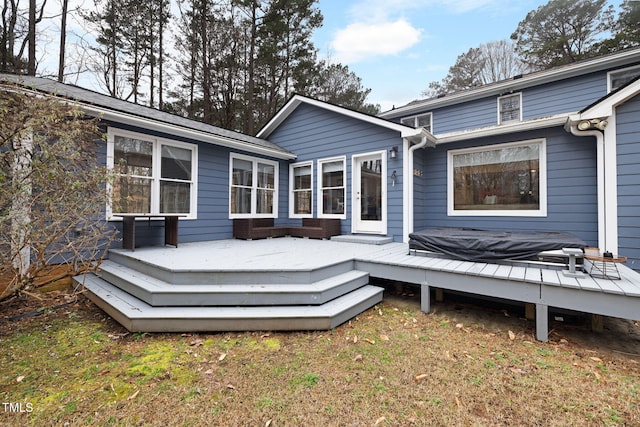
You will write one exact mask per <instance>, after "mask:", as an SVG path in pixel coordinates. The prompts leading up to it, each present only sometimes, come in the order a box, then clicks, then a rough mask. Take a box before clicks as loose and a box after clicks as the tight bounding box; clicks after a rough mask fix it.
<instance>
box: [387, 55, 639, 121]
mask: <svg viewBox="0 0 640 427" xmlns="http://www.w3.org/2000/svg"><path fill="white" fill-rule="evenodd" d="M639 56H640V49H631V50H630V51H625V52H622V53H618V54H616V55H614V56H603V57H599V58H595V59H593V60H590V61H585V62H584V63H578V64H572V65H569V66H565V67H558V68H553V69H550V70H545V71H540V72H537V73H532V74H530V75H526V76H523V77H521V78H512V79H510V80H504V81H502V82H498V83H494V84H489V85H486V86H482V87H479V88H477V89H472V90H468V91H465V92H459V93H454V94H452V95H447V96H444V97H442V98H431V99H426V100H424V101H418V102H415V103H413V104H409V105H405V106H403V107H399V108H396V109H394V110H389V111H385V112H383V113H381V114H380V117H382V118H391V117H399V116H408V115H411V114H415V113H420V112H425V111H429V110H430V109H433V108H442V107H446V106H449V105H455V104H460V103H462V102H468V101H472V100H475V99H479V98H483V97H486V96H493V95H499V94H504V93H509V92H514V91H518V90H522V89H524V88H526V87H531V86H538V85H542V84H546V83H551V82H555V81H558V80H562V79H566V78H571V77H575V76H579V75H584V74H588V73H592V72H595V71H599V70H602V69H604V68H612V67H617V66H621V65H625V64H628V63H629V60H630V59H631V58H636V59H638V57H639Z"/></svg>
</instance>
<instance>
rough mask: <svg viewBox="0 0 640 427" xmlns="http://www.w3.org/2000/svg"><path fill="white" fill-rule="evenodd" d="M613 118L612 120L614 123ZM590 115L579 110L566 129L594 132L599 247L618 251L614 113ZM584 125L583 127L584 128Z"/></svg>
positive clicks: (574, 132)
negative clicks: (602, 115) (603, 116)
mask: <svg viewBox="0 0 640 427" xmlns="http://www.w3.org/2000/svg"><path fill="white" fill-rule="evenodd" d="M612 121H613V123H612ZM588 124H589V119H586V118H583V117H581V115H580V114H577V115H573V116H571V117H570V118H569V120H567V123H566V124H565V130H567V132H570V133H571V134H572V135H575V136H595V138H596V147H597V187H598V190H597V196H598V247H599V248H600V250H601V251H603V252H604V251H609V252H612V253H613V255H614V256H617V255H618V204H617V198H618V190H617V181H618V180H617V176H616V173H617V172H616V169H617V165H616V135H615V132H616V131H615V129H616V125H615V115H611V116H609V117H607V118H606V120H605V119H595V120H593V121H592V122H591V126H588ZM582 127H584V130H581V128H582Z"/></svg>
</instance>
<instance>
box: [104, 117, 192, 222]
mask: <svg viewBox="0 0 640 427" xmlns="http://www.w3.org/2000/svg"><path fill="white" fill-rule="evenodd" d="M196 165H197V147H196V145H192V144H184V143H180V142H177V141H170V140H165V139H161V138H156V137H153V136H150V135H144V134H137V133H132V132H124V131H120V130H115V129H112V128H110V129H109V131H108V135H107V166H108V167H109V168H111V169H112V170H113V171H114V174H115V177H114V181H113V184H112V186H111V190H112V191H111V203H110V206H108V208H107V211H108V214H109V216H111V215H117V214H119V213H136V214H150V215H159V214H180V215H186V216H187V217H188V218H195V217H196V206H197V201H196V191H197V190H196V184H197V183H196V176H197V171H196V167H197V166H196Z"/></svg>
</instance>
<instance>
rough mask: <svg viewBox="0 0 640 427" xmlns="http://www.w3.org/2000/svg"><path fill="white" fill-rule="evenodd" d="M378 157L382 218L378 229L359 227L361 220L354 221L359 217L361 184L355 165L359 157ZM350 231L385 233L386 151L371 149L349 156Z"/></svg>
mask: <svg viewBox="0 0 640 427" xmlns="http://www.w3.org/2000/svg"><path fill="white" fill-rule="evenodd" d="M366 158H371V159H380V160H381V168H382V171H381V179H382V182H381V186H382V188H381V195H380V197H381V203H382V206H381V216H382V220H381V221H380V229H376V230H373V229H367V228H365V227H362V228H360V226H361V225H363V224H362V220H360V222H358V221H356V217H359V212H360V208H359V203H358V200H357V199H358V193H359V191H358V188H357V187H359V184H361V181H360V177H359V176H358V175H359V172H360V167H359V166H358V165H357V164H358V161H359V160H360V159H366ZM351 175H352V176H351V232H352V233H354V234H355V233H358V234H381V235H386V234H387V227H388V221H389V219H388V214H387V151H386V150H383V151H372V152H369V153H359V154H354V155H352V156H351Z"/></svg>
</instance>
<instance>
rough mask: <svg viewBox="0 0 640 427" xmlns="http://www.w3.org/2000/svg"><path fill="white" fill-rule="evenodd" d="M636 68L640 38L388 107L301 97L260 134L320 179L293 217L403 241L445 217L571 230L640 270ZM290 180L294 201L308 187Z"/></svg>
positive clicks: (297, 169) (469, 223) (483, 224)
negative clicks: (613, 49) (366, 109)
mask: <svg viewBox="0 0 640 427" xmlns="http://www.w3.org/2000/svg"><path fill="white" fill-rule="evenodd" d="M639 75H640V50H638V49H634V50H629V51H625V52H622V53H618V54H614V55H609V56H604V57H599V58H596V59H591V60H586V61H583V62H579V63H575V64H571V65H567V66H563V67H558V68H554V69H551V70H546V71H541V72H537V73H533V74H530V75H526V76H517V77H514V78H513V79H509V80H506V81H502V82H498V83H495V84H490V85H487V86H483V87H479V88H477V89H473V90H469V91H465V92H461V93H456V94H453V95H448V96H444V97H438V98H434V99H428V100H424V101H415V102H412V103H410V104H408V105H405V106H402V107H399V108H396V109H394V110H392V111H388V112H385V113H383V114H381V115H380V117H371V116H367V115H363V114H360V113H356V112H353V111H350V110H346V109H343V108H340V107H336V106H333V105H328V104H326V103H322V102H319V101H315V100H311V99H308V98H304V97H301V96H295V97H293V98H292V99H291V100H290V101H289V103H288V104H287V105H286V106H285V107H284V108H283V109H282V110H281V111H280V112H279V113H278V114H277V115H276V116H275V117H274V118H273V119H272V120H271V121H270V122H269V123H268V124H267V125H266V126H265V127H264V128H263V129H262V130H261V131H260V132H259V133H258V136H259V137H261V138H265V139H268V140H269V141H271V142H273V143H275V144H277V145H278V146H280V147H283V148H284V149H286V150H288V151H291V152H294V153H296V155H297V158H296V160H295V162H293V163H291V164H290V165H289V168H290V173H289V175H290V176H291V177H296V176H298V175H299V174H301V173H303V171H305V172H304V173H307V174H309V176H310V177H311V178H315V181H314V179H311V178H310V179H308V180H307V181H305V182H307V183H310V185H308V186H307V188H306V190H307V191H310V192H313V191H315V192H316V194H315V195H314V196H313V197H312V200H313V203H312V206H311V210H307V211H306V212H305V213H300V212H296V211H295V210H291V209H289V215H288V218H292V217H295V216H298V215H316V216H330V217H336V218H340V219H341V220H342V221H343V225H342V232H343V233H354V234H355V233H372V234H381V235H387V236H390V237H393V240H395V241H407V240H408V235H409V233H411V232H413V231H414V230H420V229H423V228H427V227H441V226H455V227H475V228H487V229H498V230H540V231H543V230H544V231H568V232H571V233H573V234H575V235H577V236H579V237H580V238H582V239H583V240H584V241H585V242H587V244H588V245H591V246H595V247H598V248H600V249H601V250H602V251H610V252H612V253H613V254H614V255H617V254H623V255H625V256H627V257H628V259H629V262H628V265H629V266H631V267H632V268H634V269H639V268H640V239H639V237H640V210H638V207H639V206H640V190H638V189H639V188H640V176H639V175H638V172H637V170H638V168H637V166H636V165H638V163H639V162H640V112H639V108H640V97H639V96H638V95H639V94H640V81H638V79H637V77H638V76H639ZM412 129H415V130H414V131H413V132H412ZM371 162H373V163H371ZM336 171H339V172H336ZM335 174H340V175H339V176H340V177H342V176H344V177H345V179H344V181H340V180H338V181H335V180H332V178H331V177H332V176H335ZM286 182H287V176H286V174H285V176H283V177H282V186H283V187H286V186H287V184H286ZM289 183H290V184H289V192H288V195H289V197H286V196H285V197H283V198H282V199H281V204H282V209H283V210H284V212H286V211H287V203H288V201H290V200H292V198H291V197H292V196H294V195H295V194H296V192H297V191H299V190H301V189H300V188H298V187H296V185H297V183H296V182H295V180H294V178H291V179H290V180H289ZM329 194H331V195H336V194H337V195H338V197H337V198H336V197H332V198H327V197H326V196H327V195H329ZM336 199H337V200H338V201H337V204H335V202H332V201H335V200H336ZM332 203H333V204H332ZM372 209H373V210H372ZM374 212H375V213H374Z"/></svg>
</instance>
